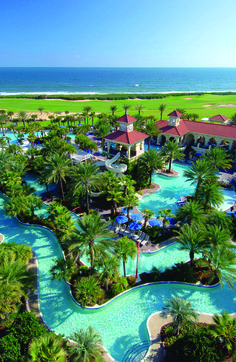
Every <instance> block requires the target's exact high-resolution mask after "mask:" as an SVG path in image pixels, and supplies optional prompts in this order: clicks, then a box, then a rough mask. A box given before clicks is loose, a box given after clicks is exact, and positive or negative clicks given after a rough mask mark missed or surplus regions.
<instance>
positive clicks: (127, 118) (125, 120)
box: [116, 114, 137, 123]
mask: <svg viewBox="0 0 236 362" xmlns="http://www.w3.org/2000/svg"><path fill="white" fill-rule="evenodd" d="M136 121H137V119H136V118H135V117H133V116H130V115H129V114H124V115H123V116H122V117H120V118H118V119H117V120H116V122H123V123H133V122H136Z"/></svg>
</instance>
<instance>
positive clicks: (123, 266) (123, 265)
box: [123, 258, 126, 278]
mask: <svg viewBox="0 0 236 362" xmlns="http://www.w3.org/2000/svg"><path fill="white" fill-rule="evenodd" d="M123 268H124V277H125V278H126V268H125V260H124V258H123Z"/></svg>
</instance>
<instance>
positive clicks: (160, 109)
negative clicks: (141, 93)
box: [158, 103, 166, 121]
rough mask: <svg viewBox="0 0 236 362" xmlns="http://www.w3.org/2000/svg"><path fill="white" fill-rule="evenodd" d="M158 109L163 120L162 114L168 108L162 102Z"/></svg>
mask: <svg viewBox="0 0 236 362" xmlns="http://www.w3.org/2000/svg"><path fill="white" fill-rule="evenodd" d="M158 109H159V111H160V113H161V121H162V115H163V112H164V111H165V110H166V105H165V104H163V103H162V104H160V106H159V108H158Z"/></svg>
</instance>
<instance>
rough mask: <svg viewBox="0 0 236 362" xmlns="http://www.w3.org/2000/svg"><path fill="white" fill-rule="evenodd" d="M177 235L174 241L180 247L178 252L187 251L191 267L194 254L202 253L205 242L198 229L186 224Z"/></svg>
mask: <svg viewBox="0 0 236 362" xmlns="http://www.w3.org/2000/svg"><path fill="white" fill-rule="evenodd" d="M177 234H178V236H177V237H176V240H177V241H178V243H180V245H181V246H180V250H188V251H189V257H190V265H191V266H192V265H193V260H194V254H195V253H200V252H202V251H204V250H205V249H206V245H207V242H206V241H205V239H204V237H203V235H202V233H201V232H200V231H199V229H196V227H195V225H191V226H189V225H188V224H185V225H184V226H183V227H182V228H181V230H180V231H179V232H177Z"/></svg>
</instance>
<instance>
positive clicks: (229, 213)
mask: <svg viewBox="0 0 236 362" xmlns="http://www.w3.org/2000/svg"><path fill="white" fill-rule="evenodd" d="M226 215H230V216H235V213H234V212H232V211H227V212H226Z"/></svg>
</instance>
